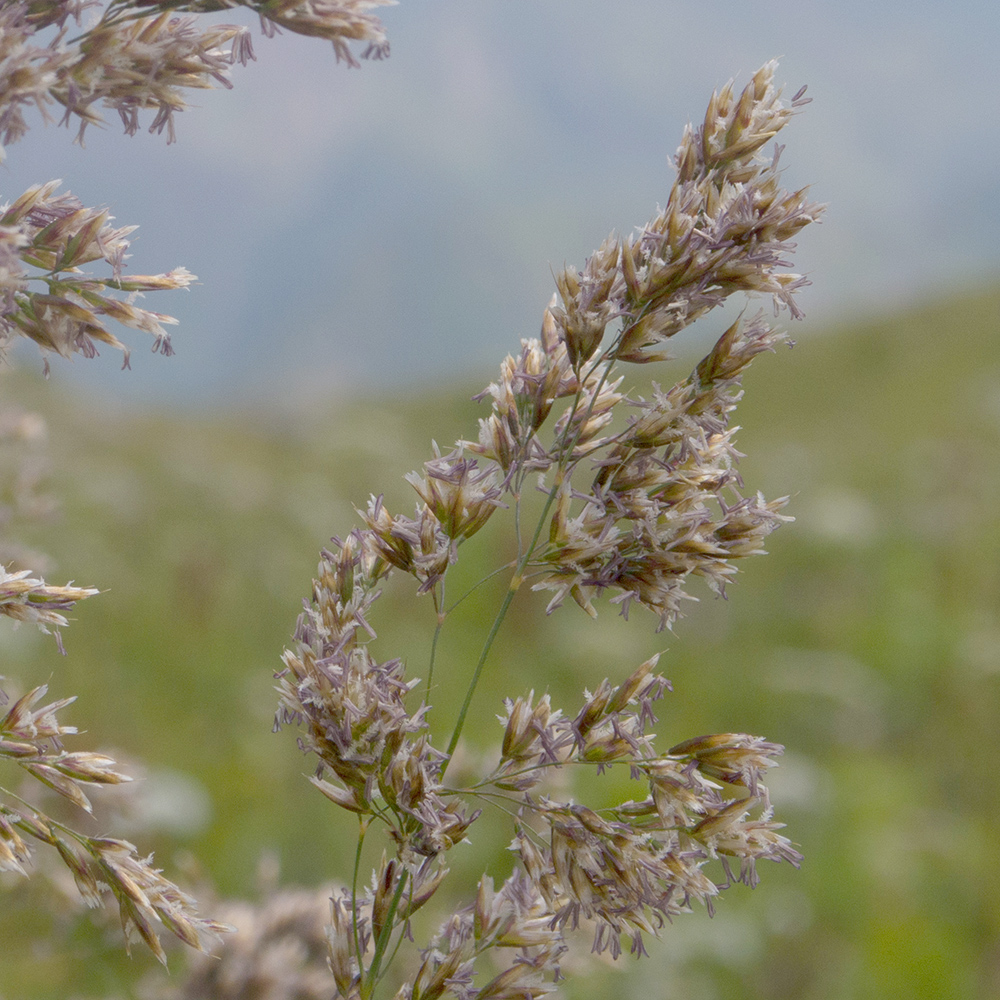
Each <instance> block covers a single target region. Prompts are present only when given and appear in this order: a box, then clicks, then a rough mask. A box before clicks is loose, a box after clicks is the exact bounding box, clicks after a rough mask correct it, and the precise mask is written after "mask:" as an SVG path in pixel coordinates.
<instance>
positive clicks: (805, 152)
mask: <svg viewBox="0 0 1000 1000" xmlns="http://www.w3.org/2000/svg"><path fill="white" fill-rule="evenodd" d="M382 13H383V17H384V20H385V23H386V26H387V29H388V31H389V35H390V38H391V41H392V55H391V58H389V59H388V60H386V61H385V62H379V63H366V64H364V65H363V66H362V68H361V69H360V70H356V71H355V70H348V69H346V68H345V67H344V66H343V65H339V66H338V65H336V64H335V62H334V59H333V56H332V52H331V51H330V48H329V46H327V45H323V44H320V43H318V42H314V41H311V40H309V39H304V38H300V37H291V36H288V35H285V36H282V37H280V38H275V39H270V40H268V39H263V38H261V37H260V36H259V33H257V28H256V26H254V31H255V33H257V37H256V49H257V55H258V62H257V63H256V64H254V65H252V66H250V67H248V68H247V69H242V68H237V69H236V70H235V71H234V83H235V89H234V90H233V91H231V92H228V91H222V90H219V91H214V92H206V93H204V94H201V93H199V94H197V95H196V96H195V98H192V100H197V103H198V104H199V105H200V107H196V108H192V109H191V110H190V111H188V112H185V113H184V114H183V115H181V116H180V120H179V122H178V130H179V141H178V142H177V143H176V144H175V145H173V146H169V147H167V146H165V145H164V141H163V139H162V138H161V137H156V136H149V135H146V134H140V135H137V136H135V137H134V138H133V139H131V140H128V139H126V138H124V137H123V136H121V135H119V134H117V123H116V122H112V123H110V124H109V126H108V129H107V130H106V131H100V130H96V129H92V130H90V132H89V133H88V136H87V148H86V150H81V149H80V148H79V147H78V146H74V145H72V144H71V141H70V140H71V136H70V134H69V133H68V132H67V131H66V130H65V129H59V128H55V127H49V128H48V129H45V128H43V127H41V125H39V126H38V127H37V128H34V129H33V130H32V131H31V132H30V133H29V134H28V136H26V137H25V138H24V139H23V140H22V141H21V142H19V143H17V144H14V145H11V146H10V148H9V149H8V158H7V162H6V164H5V166H4V170H3V174H2V175H0V200H6V199H10V198H13V197H16V196H17V195H18V194H19V193H20V191H21V190H23V189H24V188H25V187H26V186H28V185H29V184H32V183H37V182H39V181H43V180H47V179H49V178H55V177H61V178H63V179H64V182H65V184H66V186H68V187H69V188H71V189H72V190H73V191H74V192H75V193H77V194H78V195H79V196H80V197H81V198H83V199H84V201H85V202H86V203H87V204H100V205H110V206H111V209H112V211H113V213H114V214H115V215H116V216H117V217H118V219H119V223H120V224H123V225H124V224H138V225H139V226H140V229H139V231H138V233H137V237H136V240H135V244H134V247H133V258H132V260H131V262H130V267H131V268H132V269H133V271H135V272H137V273H149V272H156V271H163V270H167V269H168V268H171V267H174V266H176V265H179V264H183V265H185V266H187V267H188V268H189V269H190V270H191V271H193V272H195V273H196V274H198V275H199V276H200V278H201V281H202V284H201V285H200V286H196V287H194V288H192V289H191V290H190V291H189V292H187V293H185V294H183V295H181V294H176V295H173V296H172V297H171V296H161V297H159V298H158V301H157V302H156V304H155V305H153V308H156V309H158V310H160V311H163V312H168V313H172V314H176V315H177V316H178V317H179V318H180V320H181V326H180V327H179V328H178V331H177V334H176V346H177V349H178V356H177V358H175V359H174V360H173V361H172V362H170V363H169V364H165V363H162V359H160V358H159V357H150V356H149V355H148V354H147V353H146V352H145V351H144V350H143V349H141V348H142V345H141V342H137V341H136V340H135V339H134V338H133V339H132V341H131V342H133V343H136V350H135V352H134V356H133V367H134V368H135V371H134V372H133V373H132V375H131V376H129V378H128V379H118V378H117V376H116V373H115V372H114V371H113V368H114V364H113V363H110V364H106V365H101V366H95V365H73V366H64V367H65V368H66V370H67V371H68V372H70V374H67V375H64V376H63V377H64V378H66V379H70V378H71V379H73V380H74V381H75V380H77V379H79V380H80V381H81V382H82V383H83V384H87V385H100V386H101V387H102V388H108V389H111V388H112V387H113V391H114V392H115V394H116V395H121V396H128V397H129V398H133V399H137V400H148V399H150V398H156V399H158V400H160V401H162V402H163V403H164V404H166V405H173V406H176V407H180V408H189V407H192V406H195V407H201V406H205V405H211V403H212V402H213V401H218V400H225V401H226V402H229V403H234V404H240V403H241V402H242V403H248V402H249V401H250V400H254V399H266V400H268V401H269V402H274V401H282V402H286V403H287V402H288V401H291V402H296V401H298V400H299V399H300V398H302V397H303V396H306V397H308V398H310V399H312V398H323V397H324V396H325V397H329V398H332V397H336V396H339V395H341V394H343V393H348V394H351V393H352V392H357V391H361V390H366V391H374V392H377V391H380V390H381V388H382V387H384V386H385V385H386V384H387V380H388V381H389V382H391V384H392V385H393V387H394V388H396V389H400V390H402V391H406V390H407V389H408V387H412V386H413V385H414V384H415V383H419V384H421V385H426V384H428V383H429V384H440V383H441V382H443V381H448V380H451V379H452V378H455V377H463V376H465V377H467V376H468V375H469V373H471V372H474V371H477V370H481V368H482V367H483V366H484V365H489V364H491V363H492V359H493V358H494V357H496V356H497V355H498V354H499V353H502V352H503V351H505V350H506V349H507V345H508V344H510V343H511V342H515V343H516V341H517V340H518V339H519V338H520V337H522V336H531V335H534V333H535V332H536V331H537V327H538V321H539V316H540V314H541V310H542V308H543V307H544V305H545V303H546V302H547V301H548V298H549V295H550V294H551V291H552V282H551V269H552V268H553V267H556V268H558V267H561V266H562V264H563V263H564V262H571V263H576V264H577V265H582V263H583V261H584V260H585V258H586V257H587V255H588V254H589V253H590V252H591V251H592V250H593V249H594V248H595V247H596V246H597V245H599V243H600V242H601V240H602V239H603V238H604V237H605V236H606V235H607V233H608V232H610V231H611V230H617V231H620V232H624V233H629V232H631V230H632V229H633V227H635V226H639V225H642V224H643V223H644V222H645V221H646V220H647V219H648V218H649V217H650V216H651V215H652V214H653V212H654V210H655V207H656V204H657V202H662V201H664V200H665V199H666V195H667V192H668V190H669V184H670V180H671V177H672V171H671V166H670V162H671V160H670V158H671V157H672V155H673V153H674V150H675V149H676V148H677V144H678V142H679V139H680V135H681V131H682V129H683V126H684V124H685V123H686V122H687V121H690V120H695V121H697V120H700V119H701V117H702V116H703V114H704V108H705V105H706V103H707V101H708V98H709V95H710V93H711V92H712V90H713V88H717V87H719V86H721V85H723V84H724V83H725V82H726V81H727V80H728V79H729V78H730V77H734V76H735V77H736V79H737V82H745V81H746V80H747V79H749V76H750V74H751V73H752V72H753V71H754V70H755V69H756V68H757V67H758V66H760V65H761V64H763V63H764V62H766V61H767V60H769V59H772V58H775V57H779V58H780V59H781V67H780V70H779V74H778V77H779V79H780V80H783V81H787V88H788V91H787V92H788V94H792V93H794V92H795V91H797V90H798V89H799V88H800V87H801V86H803V85H804V84H808V85H809V93H810V94H811V95H812V96H813V97H814V103H813V104H811V105H810V106H809V107H808V108H807V109H805V111H804V113H803V114H802V115H800V116H798V117H797V118H796V119H795V120H794V121H793V122H792V123H791V125H790V126H789V127H788V128H787V129H786V130H785V131H784V132H783V133H782V136H781V141H782V143H785V144H787V147H788V148H787V150H786V152H785V154H784V157H783V160H782V162H783V164H784V165H785V167H786V171H787V172H786V175H785V179H786V183H787V184H788V185H789V186H791V187H801V186H802V185H805V184H811V185H812V195H813V197H814V198H816V199H817V200H820V201H825V202H828V203H830V205H831V210H830V212H829V214H828V216H827V218H826V219H825V221H824V224H823V226H822V227H821V228H817V227H811V230H810V231H806V232H805V233H803V236H802V239H801V246H800V248H799V250H798V252H797V254H796V257H795V262H794V267H795V269H799V270H803V271H806V272H808V273H809V274H810V275H812V276H815V278H814V280H815V285H814V287H812V288H810V289H808V290H807V291H806V293H805V294H804V295H803V298H802V304H803V306H804V308H805V309H806V311H807V313H809V314H810V317H811V318H813V317H814V318H815V319H816V320H818V321H820V322H821V323H824V324H825V325H830V322H831V317H833V316H837V317H839V316H842V315H846V316H849V315H851V314H852V312H853V311H854V310H855V309H857V308H858V307H859V306H860V307H862V308H864V309H865V310H866V311H879V310H881V311H885V312H887V313H890V312H892V311H893V310H895V309H896V308H898V307H900V306H901V305H905V304H906V303H909V302H912V301H913V300H914V297H922V296H925V295H928V294H943V293H945V292H946V291H947V289H948V288H949V287H952V286H953V285H954V284H955V283H956V282H958V283H960V284H962V285H968V284H974V283H975V282H976V281H979V280H982V279H985V278H986V277H989V276H991V275H993V274H995V273H996V272H997V270H998V268H1000V257H998V253H1000V250H998V247H1000V243H998V241H997V240H996V236H995V234H996V232H997V229H998V226H1000V218H998V201H997V199H996V198H995V197H994V196H993V189H994V186H995V166H994V165H995V164H996V163H997V162H998V161H1000V130H998V129H997V128H996V126H995V123H996V122H997V121H1000V106H998V100H1000V98H998V94H1000V91H998V88H997V87H996V86H995V80H994V70H993V69H991V67H992V66H993V65H994V62H995V59H994V53H993V47H994V44H995V40H996V38H997V37H1000V5H997V4H996V3H989V2H984V0H955V2H953V3H950V4H947V5H941V4H936V3H931V2H929V0H922V2H905V3H904V2H902V0H885V2H882V3H877V4H874V3H870V2H865V0H847V2H843V3H838V4H836V5H835V6H830V5H827V4H819V3H813V4H798V5H793V6H790V5H788V4H782V3H777V2H774V0H761V2H757V3H753V4H747V3H745V2H737V0H720V2H717V3H714V4H712V5H711V8H710V10H706V8H705V5H704V4H701V3H679V2H665V0H619V2H617V3H614V4H609V3H607V2H599V0H574V2H573V3H567V2H565V0H550V2H545V3H517V4H512V3H510V0H477V2H476V3H468V2H465V0H435V2H434V3H433V4H427V3H410V2H404V3H402V4H400V5H399V6H398V7H392V8H385V9H384V11H383V12H382ZM239 15H240V11H239V10H230V11H225V12H224V13H223V14H221V15H219V17H220V18H222V19H225V20H233V19H236V18H238V17H239ZM247 16H249V15H247ZM248 23H249V22H248ZM812 230H815V231H812Z"/></svg>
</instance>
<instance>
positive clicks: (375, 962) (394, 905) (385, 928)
mask: <svg viewBox="0 0 1000 1000" xmlns="http://www.w3.org/2000/svg"><path fill="white" fill-rule="evenodd" d="M408 876H409V872H407V871H406V869H405V868H404V869H403V870H402V872H401V873H400V876H399V882H398V884H397V885H396V891H395V892H394V893H393V894H392V902H390V903H389V912H388V913H387V914H386V917H385V923H384V924H383V925H382V932H381V933H380V934H379V936H378V940H377V941H376V942H375V954H374V955H373V956H372V961H371V965H369V966H368V977H367V979H365V978H362V980H361V997H362V1000H371V998H372V996H373V995H374V993H375V987H376V986H377V985H378V978H379V970H380V968H381V965H382V958H383V956H384V955H385V952H386V949H387V948H388V946H389V939H390V938H391V937H392V931H393V925H394V924H395V922H396V910H397V909H398V908H399V900H400V898H401V897H402V895H403V889H404V888H405V887H406V882H407V878H408Z"/></svg>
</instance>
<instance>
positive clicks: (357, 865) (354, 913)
mask: <svg viewBox="0 0 1000 1000" xmlns="http://www.w3.org/2000/svg"><path fill="white" fill-rule="evenodd" d="M367 831H368V821H367V820H366V819H365V818H364V817H363V816H359V817H358V847H357V850H356V851H355V852H354V874H353V876H352V878H351V927H352V928H353V930H354V954H355V956H356V957H357V960H358V975H359V976H360V978H361V981H362V982H363V981H364V978H365V964H364V960H363V959H364V956H363V955H362V954H361V937H360V935H359V933H358V872H359V871H360V870H361V848H362V846H363V845H364V842H365V833H367Z"/></svg>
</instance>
